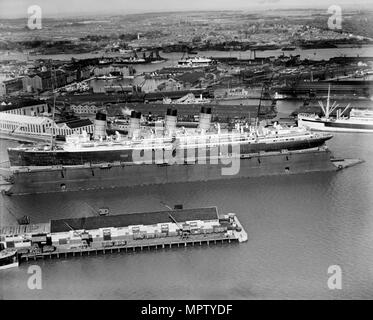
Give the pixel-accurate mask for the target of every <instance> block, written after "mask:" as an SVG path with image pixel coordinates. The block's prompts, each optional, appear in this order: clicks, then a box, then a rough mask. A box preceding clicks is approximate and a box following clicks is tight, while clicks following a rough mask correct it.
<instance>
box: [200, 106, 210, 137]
mask: <svg viewBox="0 0 373 320" xmlns="http://www.w3.org/2000/svg"><path fill="white" fill-rule="evenodd" d="M210 125H211V108H205V107H202V108H201V112H200V114H199V128H200V129H201V130H202V132H206V131H208V130H209V129H210Z"/></svg>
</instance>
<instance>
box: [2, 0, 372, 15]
mask: <svg viewBox="0 0 373 320" xmlns="http://www.w3.org/2000/svg"><path fill="white" fill-rule="evenodd" d="M372 3H373V1H372V0H312V1H304V0H0V18H23V17H26V16H27V8H28V7H29V6H31V5H39V6H40V7H41V9H42V14H43V16H44V17H46V16H47V17H69V16H77V15H93V14H131V13H142V12H170V11H198V10H246V11H250V10H254V9H270V8H272V9H276V8H285V9H286V8H294V7H305V6H307V7H318V8H321V9H322V8H325V10H327V8H328V7H329V6H330V5H332V4H336V5H340V6H341V7H342V8H343V7H345V6H348V7H352V8H354V7H355V8H358V7H359V8H360V7H362V6H365V5H369V4H370V5H372Z"/></svg>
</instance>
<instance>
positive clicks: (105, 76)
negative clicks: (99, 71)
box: [96, 74, 119, 80]
mask: <svg viewBox="0 0 373 320" xmlns="http://www.w3.org/2000/svg"><path fill="white" fill-rule="evenodd" d="M118 78H119V77H117V76H113V75H111V74H109V75H108V76H107V75H103V76H99V77H96V79H97V80H115V79H118Z"/></svg>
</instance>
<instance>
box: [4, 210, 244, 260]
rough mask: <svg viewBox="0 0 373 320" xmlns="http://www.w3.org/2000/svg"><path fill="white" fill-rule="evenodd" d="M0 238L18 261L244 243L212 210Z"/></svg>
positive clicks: (81, 222) (29, 230)
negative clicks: (15, 251) (16, 255)
mask: <svg viewBox="0 0 373 320" xmlns="http://www.w3.org/2000/svg"><path fill="white" fill-rule="evenodd" d="M0 237H1V238H0V246H1V249H13V248H14V249H16V250H17V254H18V259H19V261H24V260H26V261H28V260H30V259H32V260H36V259H38V258H54V257H56V258H63V257H68V256H76V255H78V256H82V255H92V254H93V255H96V254H99V253H103V254H106V253H113V252H121V251H124V252H127V251H131V252H132V251H136V250H141V251H142V250H150V249H154V250H158V249H164V248H171V247H180V246H196V245H198V246H199V245H203V244H206V245H210V244H217V243H224V242H226V243H231V242H244V241H247V239H248V237H247V234H246V232H245V231H244V229H243V227H242V226H241V224H240V222H239V221H238V219H237V217H236V215H235V214H233V213H229V214H227V215H223V216H219V215H218V210H217V208H216V207H209V208H198V209H179V210H170V211H158V212H147V213H133V214H123V215H111V216H97V217H88V218H75V219H61V220H52V221H51V222H50V223H43V224H36V225H27V226H7V227H3V228H1V229H0Z"/></svg>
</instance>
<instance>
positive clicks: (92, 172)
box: [8, 106, 335, 194]
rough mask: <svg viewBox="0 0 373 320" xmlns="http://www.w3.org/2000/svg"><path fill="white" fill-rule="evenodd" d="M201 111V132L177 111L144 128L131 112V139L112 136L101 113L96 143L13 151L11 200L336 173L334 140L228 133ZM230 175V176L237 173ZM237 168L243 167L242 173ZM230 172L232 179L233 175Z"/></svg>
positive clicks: (253, 130)
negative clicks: (330, 145) (182, 121)
mask: <svg viewBox="0 0 373 320" xmlns="http://www.w3.org/2000/svg"><path fill="white" fill-rule="evenodd" d="M211 116H212V115H211V108H208V107H205V106H203V107H202V108H201V112H200V115H199V125H198V128H197V129H186V128H183V127H182V128H178V127H177V110H175V109H168V110H167V114H166V117H165V121H164V124H163V125H156V126H155V127H149V128H146V129H144V128H141V127H140V118H141V114H140V113H138V112H135V111H133V112H132V113H131V118H130V123H129V130H128V135H127V136H122V135H120V134H119V133H117V134H116V135H114V136H110V137H109V136H107V135H106V115H105V114H103V113H98V114H97V115H96V119H95V130H94V134H93V138H91V137H90V136H89V135H88V134H86V133H84V132H83V134H80V135H78V134H76V135H71V136H68V137H67V138H66V142H65V143H64V144H63V145H54V146H53V145H52V146H51V145H35V146H31V147H30V146H20V147H17V148H10V149H8V154H9V161H10V165H11V167H10V168H11V171H12V178H13V182H14V184H13V187H12V188H11V191H10V192H12V193H15V194H23V193H38V192H51V191H74V190H86V189H97V188H111V187H120V186H134V185H146V184H158V183H170V182H187V181H201V180H202V181H206V180H215V179H224V178H235V177H253V176H262V175H271V174H281V173H300V172H308V171H322V170H331V169H332V168H334V169H335V167H334V166H333V165H332V163H331V161H330V158H331V153H330V151H329V150H328V149H327V147H326V146H325V144H324V143H325V141H327V140H328V139H330V138H331V137H332V136H331V135H330V134H325V133H312V132H310V131H308V130H306V129H304V128H298V127H292V128H283V127H281V126H279V125H274V126H273V127H262V126H249V125H238V124H237V125H236V127H235V128H234V129H233V130H231V131H229V132H228V131H227V132H224V131H223V130H221V129H220V125H219V124H214V125H213V124H212V123H211ZM234 165H235V166H236V168H235V170H233V169H232V171H230V172H228V170H225V171H226V173H224V169H228V168H229V167H230V168H233V166H234ZM237 167H238V168H237ZM227 172H228V173H227Z"/></svg>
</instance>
